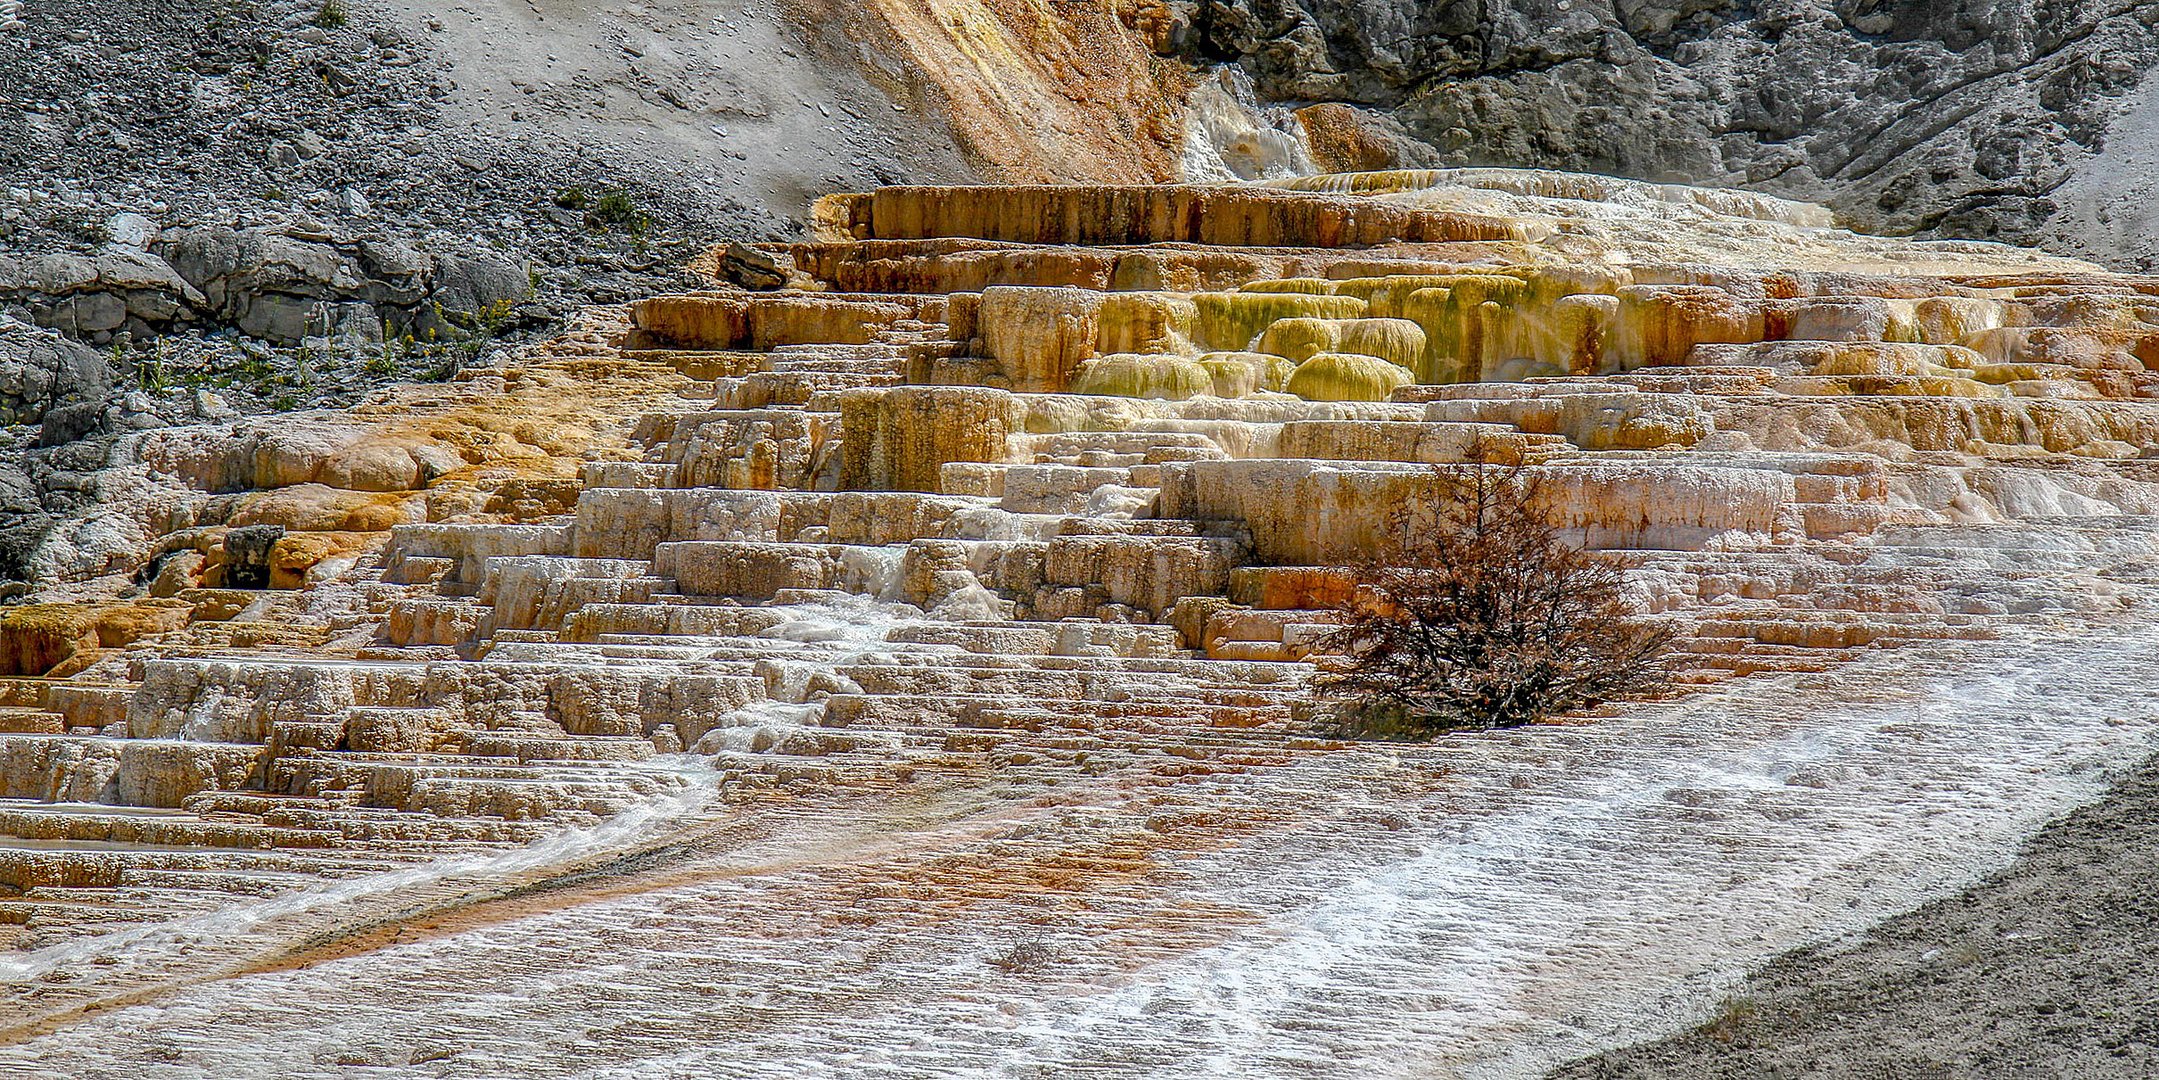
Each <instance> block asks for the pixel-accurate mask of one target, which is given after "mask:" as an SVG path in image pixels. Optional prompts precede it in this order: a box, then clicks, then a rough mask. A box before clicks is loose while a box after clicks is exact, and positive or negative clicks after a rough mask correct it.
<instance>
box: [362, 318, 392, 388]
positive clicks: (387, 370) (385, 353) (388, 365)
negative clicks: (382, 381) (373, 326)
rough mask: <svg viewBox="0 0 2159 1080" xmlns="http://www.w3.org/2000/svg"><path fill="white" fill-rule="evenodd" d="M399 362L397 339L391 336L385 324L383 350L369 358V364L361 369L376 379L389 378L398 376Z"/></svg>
mask: <svg viewBox="0 0 2159 1080" xmlns="http://www.w3.org/2000/svg"><path fill="white" fill-rule="evenodd" d="M398 361H399V351H398V347H397V339H396V338H393V337H391V336H390V333H389V329H388V325H387V324H385V325H384V329H383V334H382V348H381V349H380V350H379V351H378V352H376V353H375V355H373V356H370V357H368V358H367V362H366V363H364V364H361V365H360V369H361V370H363V371H365V372H367V373H368V374H369V375H373V376H375V377H376V378H387V377H389V376H391V375H395V374H397V369H398V367H399V363H398Z"/></svg>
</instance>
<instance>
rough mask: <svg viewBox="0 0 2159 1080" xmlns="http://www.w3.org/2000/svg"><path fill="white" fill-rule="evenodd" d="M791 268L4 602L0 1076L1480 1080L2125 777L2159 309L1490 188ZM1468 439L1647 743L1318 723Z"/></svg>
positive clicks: (1977, 257)
mask: <svg viewBox="0 0 2159 1080" xmlns="http://www.w3.org/2000/svg"><path fill="white" fill-rule="evenodd" d="M817 216H818V220H819V222H820V229H821V233H820V235H818V236H817V237H815V238H814V239H813V240H811V241H809V242H804V243H798V244H790V245H774V246H772V247H771V248H770V249H769V250H770V251H771V252H772V253H773V254H774V255H775V256H777V257H779V258H780V259H781V260H782V262H783V263H787V264H790V265H791V266H792V267H793V268H794V272H795V280H794V284H795V285H797V286H799V287H797V288H791V289H787V290H782V291H775V292H767V293H744V292H740V291H711V292H693V293H685V294H681V295H670V296H655V297H652V298H649V299H646V300H643V301H640V302H637V303H634V304H630V305H628V306H627V307H625V308H621V309H612V310H603V311H596V312H593V313H590V314H589V315H588V316H587V318H586V320H585V322H584V324H583V325H582V326H581V327H580V328H579V329H578V330H577V331H576V332H573V333H571V334H569V335H567V336H566V337H564V338H563V339H562V340H560V341H557V342H554V343H552V344H550V345H548V346H546V347H543V348H540V349H536V350H534V351H532V352H531V354H530V355H528V356H526V357H525V358H523V360H522V361H521V362H520V363H519V365H518V366H515V367H511V368H507V369H502V370H487V371H479V372H473V373H470V374H468V375H467V376H466V377H465V378H464V379H463V380H462V381H460V382H458V383H455V384H452V385H449V386H446V387H415V388H407V389H404V390H400V391H397V392H395V393H394V394H392V395H390V396H388V397H386V398H384V399H382V400H379V401H376V402H372V403H370V404H368V405H366V406H363V407H361V408H359V409H355V410H352V411H351V412H348V413H340V414H327V415H318V416H311V417H303V418H296V419H290V420H284V421H280V422H278V423H277V424H274V425H272V424H264V425H254V424H241V425H236V426H229V427H204V428H186V429H173V430H166V431H159V432H155V433H151V434H148V435H144V436H142V437H141V438H140V441H139V443H138V445H137V448H136V457H137V459H138V460H139V461H140V463H141V464H140V469H139V471H138V472H137V473H136V474H134V478H133V480H132V481H131V482H132V483H134V484H135V485H136V486H135V488H134V489H133V490H134V491H136V492H137V493H139V498H137V499H136V500H135V502H134V503H133V504H132V505H133V506H134V516H133V517H131V518H128V519H127V520H125V521H117V522H116V523H115V524H114V525H113V527H115V528H119V527H127V528H136V529H141V530H145V531H147V532H149V533H150V534H152V535H162V536H163V537H164V539H163V541H162V544H161V550H162V551H163V552H165V554H164V555H162V556H161V557H160V559H159V560H158V561H157V562H156V563H155V564H153V565H152V566H148V567H142V568H123V569H126V570H128V571H129V572H130V573H132V574H133V577H134V579H135V580H136V581H137V582H138V583H139V585H138V586H137V590H138V591H137V592H135V593H134V594H133V595H131V596H127V597H124V598H122V597H115V596H111V595H103V596H92V595H88V594H85V595H81V596H76V597H73V598H72V599H69V598H63V602H57V603H50V604H45V605H38V606H29V607H18V608H14V609H10V610H8V612H7V613H6V614H5V615H4V616H0V664H6V665H8V666H9V667H8V673H9V677H8V678H6V679H5V681H4V682H0V725H4V730H5V732H6V733H5V734H0V785H4V790H0V795H4V796H5V801H4V802H0V834H4V835H0V891H4V893H5V895H4V897H0V920H4V921H5V923H6V924H7V926H8V927H9V928H10V929H11V930H12V939H11V940H10V941H9V944H10V945H11V946H12V947H13V948H14V949H15V950H16V952H15V954H14V956H13V957H12V958H10V959H8V960H6V961H4V962H0V977H4V979H5V983H4V985H0V990H4V993H5V997H4V999H0V1000H5V1002H6V1004H5V1006H4V1007H0V1044H4V1045H0V1062H12V1063H30V1062H39V1063H43V1064H46V1065H48V1066H50V1065H53V1064H55V1063H58V1064H59V1067H61V1068H63V1070H65V1071H74V1072H78V1073H80V1074H82V1075H95V1074H96V1070H101V1069H102V1070H112V1071H113V1072H114V1074H119V1073H123V1072H125V1073H130V1074H135V1073H139V1066H143V1065H149V1064H157V1065H159V1067H168V1066H169V1067H171V1068H174V1069H182V1070H187V1071H192V1072H195V1073H203V1072H210V1073H221V1074H243V1073H252V1072H261V1071H265V1070H269V1069H272V1068H294V1067H297V1068H303V1069H305V1068H309V1067H314V1066H321V1065H382V1066H391V1067H398V1068H412V1069H414V1070H420V1071H425V1072H426V1074H428V1075H444V1076H465V1075H501V1074H505V1073H516V1074H520V1075H558V1074H559V1075H569V1074H579V1075H614V1073H613V1072H610V1070H617V1071H619V1072H621V1073H623V1074H628V1073H637V1074H639V1075H672V1074H674V1073H678V1072H679V1073H685V1074H686V1073H691V1072H700V1071H704V1070H710V1069H713V1068H721V1069H722V1071H725V1070H726V1069H729V1068H739V1067H741V1063H742V1062H756V1063H758V1064H757V1065H756V1066H755V1068H753V1069H752V1070H751V1071H759V1070H763V1071H769V1072H770V1073H772V1074H774V1075H801V1074H804V1073H808V1072H817V1071H820V1070H821V1071H825V1072H847V1071H863V1070H873V1069H884V1070H888V1071H896V1072H906V1073H909V1074H915V1075H920V1074H924V1073H938V1072H965V1071H971V1070H994V1069H997V1068H1000V1067H1004V1066H1017V1065H1021V1064H1040V1065H1043V1066H1044V1067H1054V1066H1057V1065H1059V1064H1065V1065H1074V1064H1082V1063H1084V1064H1092V1065H1095V1066H1097V1067H1102V1068H1105V1069H1106V1070H1107V1071H1109V1072H1112V1073H1116V1072H1124V1073H1133V1074H1148V1075H1185V1074H1192V1075H1198V1074H1209V1075H1219V1074H1221V1072H1222V1071H1224V1070H1228V1071H1232V1072H1235V1071H1267V1070H1280V1069H1286V1068H1290V1067H1292V1066H1295V1067H1298V1068H1306V1067H1310V1068H1317V1069H1319V1070H1320V1071H1321V1072H1328V1071H1329V1070H1334V1071H1347V1070H1350V1069H1352V1068H1355V1067H1358V1066H1359V1065H1360V1064H1363V1065H1370V1064H1371V1063H1373V1062H1379V1061H1397V1062H1399V1061H1402V1060H1416V1061H1429V1062H1432V1063H1434V1065H1435V1067H1437V1068H1441V1069H1445V1068H1448V1067H1450V1066H1457V1067H1460V1068H1462V1069H1465V1070H1470V1071H1474V1070H1475V1069H1479V1068H1482V1069H1486V1070H1492V1069H1497V1070H1499V1074H1500V1075H1511V1073H1508V1072H1506V1070H1507V1069H1509V1068H1518V1067H1519V1068H1526V1067H1531V1066H1534V1065H1535V1064H1538V1063H1540V1062H1543V1063H1548V1062H1549V1061H1551V1060H1556V1056H1563V1055H1565V1054H1567V1053H1570V1052H1573V1051H1576V1050H1582V1049H1588V1048H1593V1047H1595V1046H1600V1045H1606V1044H1609V1043H1611V1042H1613V1041H1615V1040H1618V1039H1622V1038H1625V1037H1627V1036H1629V1035H1631V1034H1638V1033H1641V1032H1643V1031H1647V1030H1653V1029H1654V1028H1655V1026H1656V1025H1658V1024H1669V1023H1673V1022H1676V1021H1677V1020H1678V1019H1682V1018H1684V1017H1685V1016H1686V1015H1688V1013H1689V1010H1694V1009H1699V1008H1701V1007H1703V1005H1702V1003H1703V1002H1705V1001H1707V1000H1709V999H1710V998H1709V991H1712V990H1713V989H1714V988H1715V986H1716V985H1717V984H1718V980H1719V979H1720V978H1724V977H1728V976H1729V975H1730V974H1731V973H1733V972H1736V971H1738V970H1741V969H1742V968H1743V966H1744V964H1745V963H1746V962H1747V960H1748V959H1749V958H1752V957H1759V956H1761V955H1764V954H1766V953H1768V952H1773V951H1775V950H1776V949H1779V948H1782V947H1785V946H1788V945H1790V944H1792V943H1794V942H1797V941H1804V940H1812V939H1814V938H1818V937H1819V936H1821V935H1823V934H1827V933H1831V932H1834V931H1835V930H1837V929H1840V928H1846V927H1849V926H1852V925H1857V923H1855V920H1858V921H1859V922H1863V921H1864V920H1866V919H1867V918H1870V917H1879V916H1880V915H1882V914H1885V913H1887V912H1889V911H1893V910H1896V909H1897V908H1898V907H1899V906H1905V905H1909V904H1910V903H1912V902H1914V901H1915V900H1916V899H1917V898H1919V897H1922V896H1924V895H1927V894H1929V893H1930V891H1937V890H1939V889H1942V888H1945V887H1947V886H1948V885H1951V884H1954V883H1955V882H1957V881H1959V880H1961V878H1962V875H1964V874H1967V873H1969V872H1970V868H1971V867H1972V866H1974V865H1977V864H1979V863H1982V862H1984V861H1985V860H1987V859H1990V858H1994V857H1996V855H1997V853H1998V852H1999V851H2000V850H2001V848H2002V846H2003V845H2004V844H2006V843H2008V842H2009V841H2010V839H2012V838H2013V837H2014V836H2015V835H2017V834H2018V832H2019V831H2020V830H2023V829H2027V828H2029V827H2031V826H2032V825H2034V824H2035V823H2036V822H2037V821H2038V820H2040V819H2041V818H2043V817H2044V816H2046V814H2048V813H2049V812H2050V811H2051V810H2052V809H2053V808H2056V807H2059V806H2061V805H2064V804H2065V803H2067V802H2070V801H2073V800H2075V799H2078V798H2082V797H2085V796H2086V795H2088V794H2089V792H2090V791H2091V789H2092V785H2093V783H2094V777H2095V776H2096V775H2098V772H2097V771H2096V770H2100V769H2103V767H2104V766H2106V765H2107V764H2109V763H2111V762H2115V761H2118V760H2120V759H2121V758H2122V757H2124V756H2126V755H2127V754H2129V753H2130V752H2131V751H2132V750H2133V749H2134V747H2136V746H2138V745H2140V744H2141V743H2142V741H2143V740H2145V739H2148V737H2149V735H2150V732H2151V731H2152V728H2153V722H2154V719H2155V718H2154V716H2153V715H2152V708H2151V702H2150V700H2149V697H2148V695H2146V696H2142V697H2140V696H2139V692H2138V691H2137V689H2136V680H2135V676H2133V675H2132V674H2130V673H2133V672H2135V671H2137V670H2138V665H2141V664H2144V663H2148V662H2149V661H2150V660H2152V659H2154V658H2155V657H2159V639H2155V637H2154V634H2153V632H2152V628H2151V627H2150V625H2149V623H2148V616H2146V615H2144V614H2142V612H2144V611H2147V610H2149V608H2148V605H2149V604H2150V603H2152V602H2153V600H2154V599H2159V593H2155V585H2159V572H2155V571H2159V530H2155V528H2154V525H2155V518H2154V515H2155V514H2159V466H2155V465H2154V459H2155V458H2159V403H2155V401H2154V398H2155V396H2159V279H2150V278H2142V277H2131V276H2122V275H2115V274H2109V273H2105V272H2102V271H2100V270H2099V269H2098V268H2096V267H2093V266H2090V265H2087V264H2084V263H2081V262H2077V261H2074V260H2066V259H2058V258H2053V257H2049V256H2046V255H2044V254H2041V253H2037V252H2032V251H2027V250H2019V249H2012V248H2005V247H1998V246H1992V245H1984V244H1970V243H1914V242H1908V241H1902V240H1889V239H1880V238H1871V237H1864V236H1857V235H1853V234H1849V233H1844V232H1839V231H1837V230H1835V229H1833V228H1830V227H1829V226H1828V222H1827V220H1826V218H1825V216H1824V215H1822V214H1821V212H1819V211H1818V210H1816V209H1814V208H1811V207H1807V206H1801V205H1797V204H1791V203H1785V202H1780V201H1777V200H1772V199H1766V198H1762V197H1758V196H1751V195H1745V194H1740V193H1734V192H1723V191H1701V190H1692V189H1681V188H1669V187H1660V186H1653V185H1645V184H1638V183H1631V182H1625V181H1616V180H1610V179H1606V178H1601V177H1581V176H1565V175H1558V174H1544V173H1518V172H1506V171H1496V170H1464V171H1451V172H1447V171H1443V172H1419V173H1384V174H1355V175H1342V176H1329V177H1320V178H1312V179H1306V180H1300V181H1294V182H1284V183H1279V184H1252V185H1220V186H1193V187H1151V188H1150V187H1054V186H1053V187H1034V188H888V189H883V190H879V191H876V192H872V193H868V194H863V195H839V196H832V197H830V198H828V199H826V200H825V201H824V202H823V203H821V204H820V206H819V207H818V214H817ZM1495 452H1496V453H1498V454H1500V455H1501V456H1502V457H1504V458H1505V459H1508V460H1513V461H1519V462H1522V463H1525V464H1527V465H1528V466H1529V467H1530V468H1532V469H1534V470H1536V471H1537V472H1539V473H1540V474H1542V475H1543V476H1545V477H1546V478H1547V479H1548V480H1549V481H1550V483H1551V485H1552V486H1553V488H1554V489H1555V490H1557V491H1560V492H1563V493H1564V495H1565V498H1564V500H1563V514H1564V524H1565V525H1566V527H1567V528H1568V530H1569V531H1570V534H1571V535H1572V537H1573V538H1574V539H1576V540H1577V541H1579V542H1582V543H1585V544H1588V545H1590V546H1594V547H1597V548H1601V549H1605V550H1608V551H1612V552H1614V553H1617V554H1618V555H1619V556H1620V557H1622V558H1623V559H1624V561H1625V563H1626V565H1627V567H1628V574H1629V580H1630V584H1631V586H1632V587H1633V588H1634V589H1635V591H1636V593H1637V595H1638V597H1639V599H1640V600H1641V602H1642V603H1643V604H1644V606H1645V607H1646V608H1647V609H1649V610H1650V611H1652V612H1654V613H1655V614H1656V617H1658V618H1660V619H1663V620H1666V621H1668V622H1669V624H1670V625H1671V626H1672V627H1673V628H1674V630H1675V631H1677V632H1678V634H1679V641H1680V651H1681V657H1682V664H1683V669H1684V670H1683V681H1684V683H1685V684H1686V685H1687V687H1688V690H1687V692H1686V695H1685V696H1683V697H1682V699H1680V700H1678V701H1676V702H1671V703H1662V704H1658V703H1635V704H1628V705H1615V706H1612V707H1609V708H1608V709H1606V710H1604V711H1603V713H1601V714H1600V715H1599V716H1595V717H1585V718H1580V719H1579V721H1578V722H1573V723H1569V724H1567V725H1563V726H1558V727H1551V728H1543V729H1536V730H1531V731H1525V732H1519V733H1512V734H1507V735H1500V736H1493V737H1491V738H1488V739H1480V740H1451V741H1448V742H1445V743H1442V744H1438V745H1434V746H1429V747H1414V748H1405V747H1400V746H1376V745H1371V744H1359V743H1349V742H1343V741H1339V740H1335V739H1331V738H1328V737H1325V736H1324V735H1323V734H1321V733H1320V732H1319V731H1318V729H1316V728H1315V726H1314V725H1313V723H1312V722H1311V718H1310V715H1309V709H1308V707H1307V706H1308V703H1309V690H1308V689H1307V686H1306V674H1307V672H1308V671H1309V670H1310V668H1309V664H1308V660H1309V659H1310V655H1311V643H1312V642H1313V640H1314V639H1315V638H1316V637H1317V636H1319V635H1320V634H1321V633H1323V632H1324V630H1325V629H1326V626H1327V624H1328V622H1329V619H1330V618H1331V616H1330V614H1329V608H1330V606H1331V605H1332V604H1333V603H1334V601H1335V600H1336V598H1338V597H1339V596H1340V595H1341V594H1342V591H1343V589H1344V586H1345V579H1344V577H1343V575H1342V573H1341V572H1340V571H1339V570H1338V569H1335V568H1336V567H1339V566H1341V565H1342V564H1343V563H1344V562H1345V561H1347V560H1350V559H1352V558H1355V557H1358V556H1361V555H1364V554H1367V553H1370V552H1373V551H1384V550H1385V547H1386V545H1387V544H1388V543H1389V542H1390V539H1389V537H1388V536H1386V535H1385V534H1384V532H1383V530H1382V528H1381V526H1382V523H1383V522H1385V520H1386V519H1387V514H1386V510H1387V508H1389V507H1391V506H1394V505H1397V504H1399V503H1400V502H1401V501H1403V500H1411V499H1421V498H1431V497H1433V495H1434V493H1435V491H1436V490H1437V484H1438V483H1440V481H1437V480H1435V479H1434V475H1435V474H1434V472H1433V470H1432V468H1431V467H1432V466H1433V465H1439V466H1449V465H1456V464H1459V463H1462V462H1464V461H1468V460H1472V459H1473V456H1474V455H1477V454H1492V453H1495ZM2140 702H2141V704H2139V703H2140ZM1533 909H1539V910H1545V911H1546V912H1547V914H1551V915H1553V916H1554V917H1552V918H1541V917H1540V918H1538V919H1536V920H1533V921H1532V923H1530V924H1521V923H1519V922H1518V921H1516V920H1515V919H1514V918H1513V916H1514V915H1518V914H1519V913H1520V912H1522V911H1524V910H1533ZM1510 913H1511V914H1510ZM1560 916H1565V917H1560ZM1621 970H1623V971H1624V977H1621V976H1618V975H1615V972H1618V971H1621ZM392 984H394V985H395V986H397V987H398V992H397V993H396V994H395V995H385V994H384V993H383V992H382V989H381V988H382V987H383V986H386V985H392ZM1389 994H1392V995H1395V996H1397V997H1400V998H1401V1000H1400V1001H1399V1003H1398V1007H1397V1006H1396V1005H1395V1004H1390V1005H1387V1006H1385V1007H1379V1006H1376V1005H1375V1002H1381V1001H1386V1002H1394V1000H1395V999H1394V998H1393V997H1389V996H1388V995H1389ZM129 1031H133V1032H137V1033H140V1032H142V1031H150V1032H152V1033H153V1034H151V1035H148V1036H142V1037H121V1036H120V1035H118V1034H116V1033H120V1032H129ZM1403 1055H1408V1056H1407V1057H1403ZM670 1070H672V1072H671V1071H670Z"/></svg>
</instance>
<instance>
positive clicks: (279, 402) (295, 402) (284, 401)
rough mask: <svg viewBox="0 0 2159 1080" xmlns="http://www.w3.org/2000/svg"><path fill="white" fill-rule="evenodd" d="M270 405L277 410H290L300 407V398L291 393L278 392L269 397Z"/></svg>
mask: <svg viewBox="0 0 2159 1080" xmlns="http://www.w3.org/2000/svg"><path fill="white" fill-rule="evenodd" d="M270 407H271V408H272V409H275V410H277V411H278V412H291V411H293V410H294V409H297V408H299V407H300V399H299V398H296V397H294V396H292V395H291V394H279V395H278V396H276V397H274V398H272V399H270Z"/></svg>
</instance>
